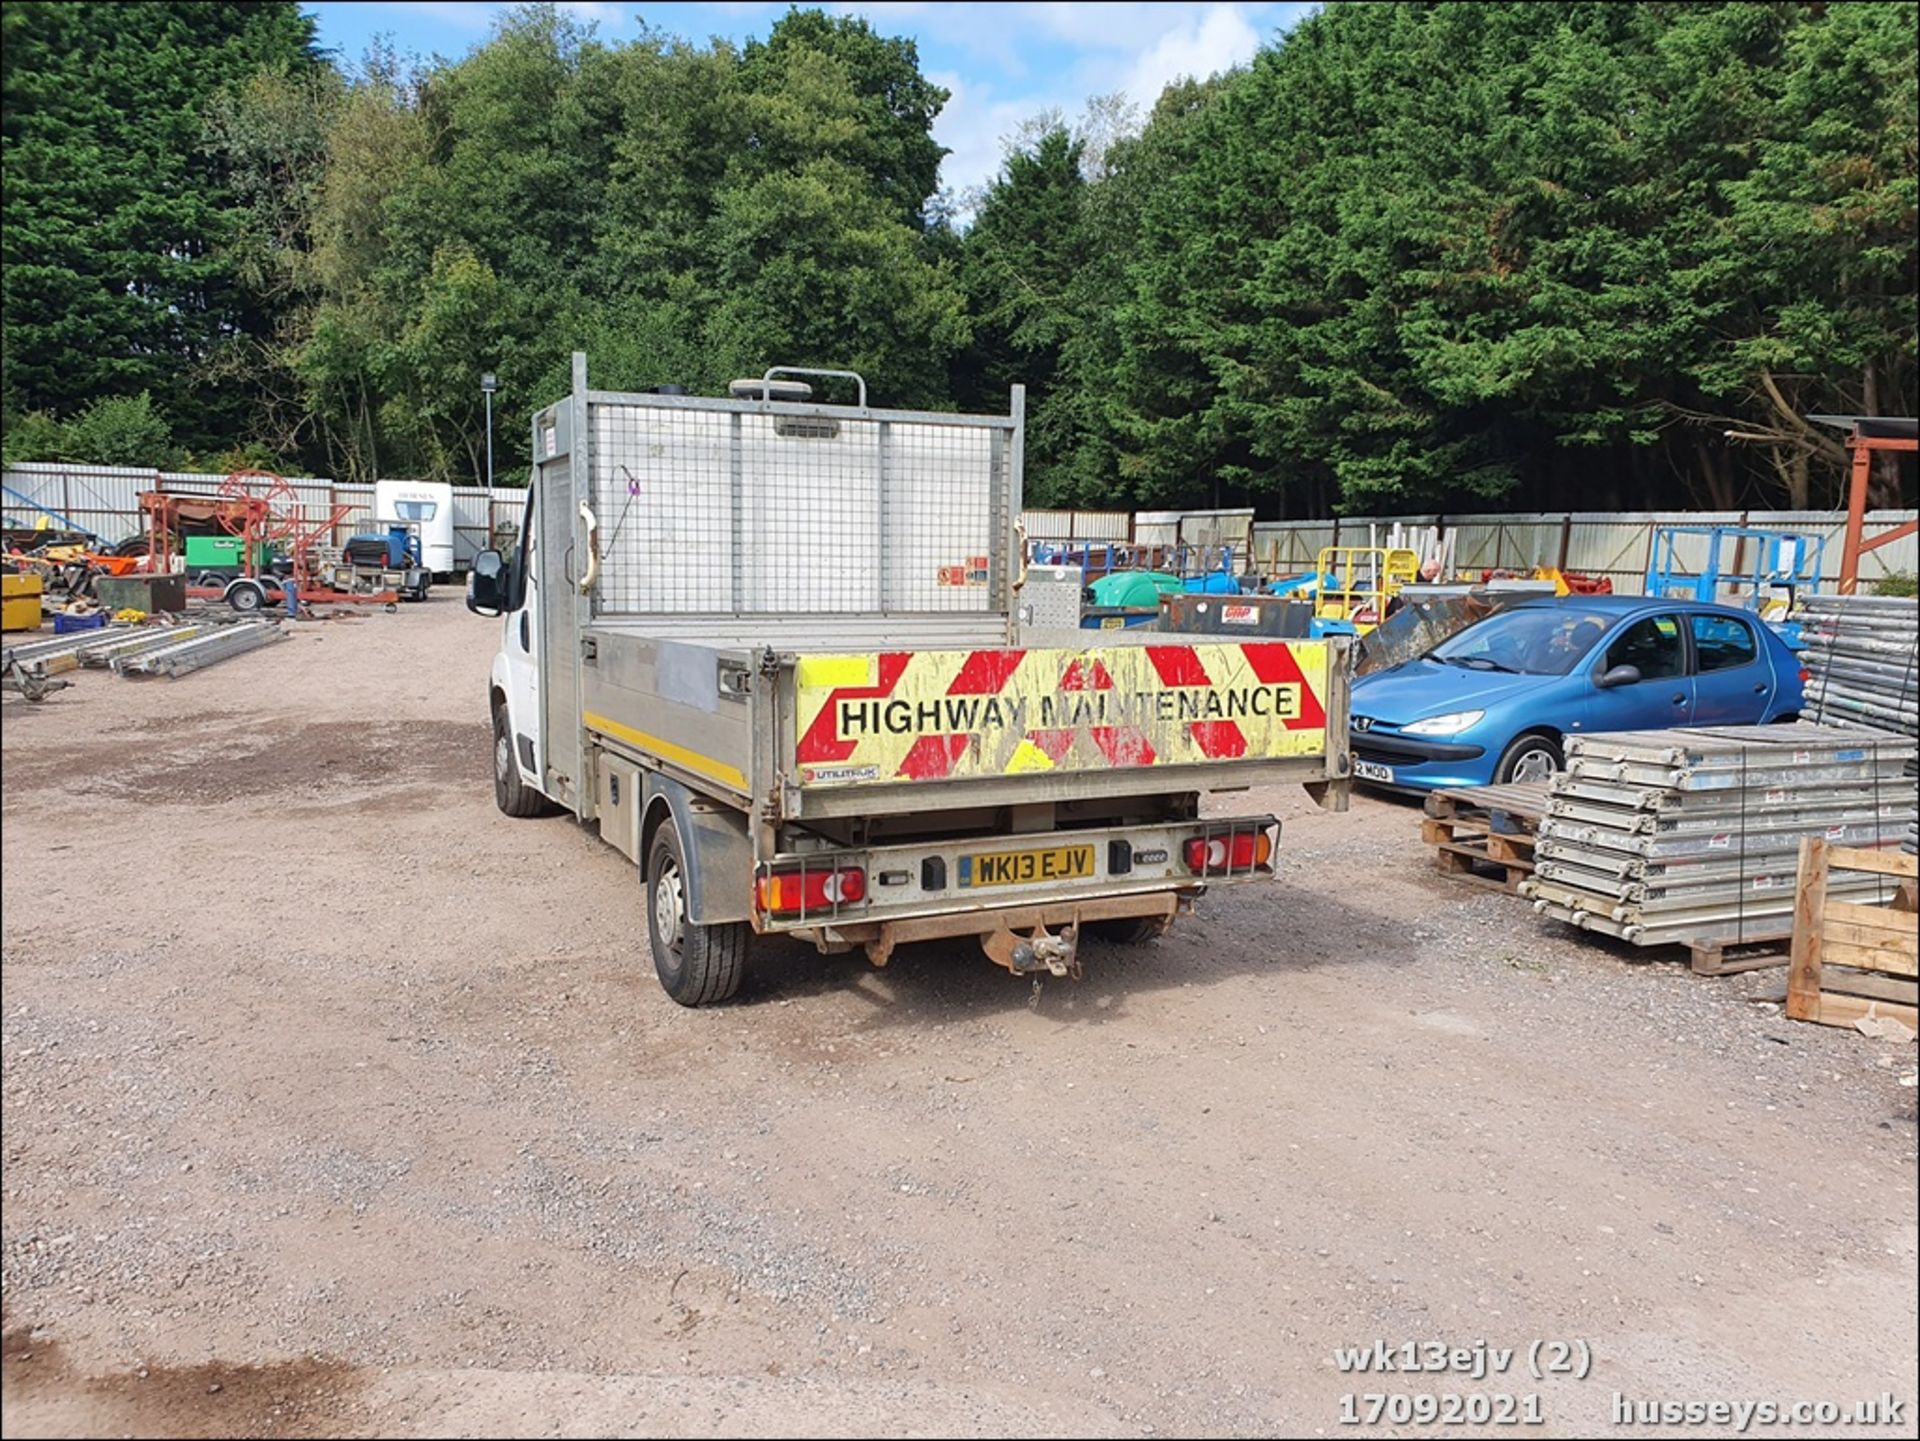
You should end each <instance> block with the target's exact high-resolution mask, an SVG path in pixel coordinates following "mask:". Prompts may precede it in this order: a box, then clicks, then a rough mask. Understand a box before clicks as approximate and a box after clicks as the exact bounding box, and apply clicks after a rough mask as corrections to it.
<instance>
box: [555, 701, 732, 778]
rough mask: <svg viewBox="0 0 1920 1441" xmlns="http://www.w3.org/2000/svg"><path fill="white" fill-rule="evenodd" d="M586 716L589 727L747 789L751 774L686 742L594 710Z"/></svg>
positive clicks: (662, 757)
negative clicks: (741, 771)
mask: <svg viewBox="0 0 1920 1441" xmlns="http://www.w3.org/2000/svg"><path fill="white" fill-rule="evenodd" d="M582 719H584V720H585V721H586V723H587V729H588V730H592V731H598V732H600V734H602V735H605V736H611V737H612V738H613V739H615V740H620V741H625V742H626V743H627V744H628V745H630V746H637V747H638V748H639V749H641V750H643V751H647V752H649V753H650V754H652V755H656V756H658V757H659V758H660V759H661V760H666V761H672V762H673V763H674V764H675V765H677V766H683V767H685V768H686V769H687V770H690V771H692V772H694V773H695V774H696V775H703V776H706V777H708V778H709V779H712V780H716V781H719V782H721V783H722V784H724V785H730V786H732V787H733V788H734V789H735V790H738V791H744V790H746V789H747V778H746V777H745V776H743V775H741V774H740V772H739V771H738V770H737V769H735V768H734V767H733V766H730V765H727V764H726V763H725V762H724V761H717V760H715V759H714V758H713V757H712V756H703V755H701V754H700V752H699V751H690V750H688V749H687V748H686V747H685V746H682V745H675V744H674V743H673V742H672V741H670V740H666V739H664V738H662V737H660V736H655V735H648V734H647V733H646V732H645V731H642V730H635V729H634V728H633V727H632V726H628V725H621V724H620V722H619V721H617V720H611V719H609V718H608V717H606V716H603V715H600V714H598V713H597V712H594V711H588V712H586V714H585V715H584V716H583V717H582Z"/></svg>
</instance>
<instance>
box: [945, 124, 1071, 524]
mask: <svg viewBox="0 0 1920 1441" xmlns="http://www.w3.org/2000/svg"><path fill="white" fill-rule="evenodd" d="M1084 149H1085V147H1084V146H1083V145H1082V143H1081V142H1080V141H1078V140H1076V139H1075V138H1074V137H1073V136H1072V135H1071V134H1069V133H1068V131H1067V129H1066V128H1065V126H1063V125H1059V124H1057V123H1056V124H1055V125H1054V126H1053V127H1052V128H1050V129H1048V130H1045V131H1044V132H1042V133H1041V134H1040V135H1038V136H1037V137H1036V138H1035V139H1034V140H1033V141H1032V142H1031V145H1030V148H1026V149H1016V150H1014V151H1013V152H1012V153H1011V154H1010V155H1008V157H1007V161H1006V164H1005V166H1004V167H1003V168H1002V170H1001V172H1000V174H999V175H998V176H997V177H996V178H995V179H994V181H993V183H992V184H990V185H989V186H988V187H987V190H986V193H985V195H984V196H983V197H982V199H981V202H980V206H979V209H978V211H977V212H976V213H975V215H974V221H973V225H972V227H971V228H970V229H969V230H968V231H967V235H966V240H965V243H964V247H963V250H962V259H961V276H962V281H963V285H964V288H965V291H966V298H967V310H968V314H969V316H970V319H971V324H972V331H973V339H972V343H971V344H970V345H969V346H968V348H967V350H966V351H965V352H964V353H963V354H962V355H960V356H959V357H957V358H956V360H955V364H954V392H955V398H956V399H957V400H958V401H959V403H960V404H961V405H962V406H963V407H968V408H983V409H994V410H998V409H1001V408H1003V407H1004V406H1005V404H1006V394H1007V388H1008V387H1009V386H1011V385H1015V384H1023V385H1025V386H1026V387H1027V396H1028V409H1027V444H1026V465H1027V472H1026V489H1027V495H1028V496H1029V498H1031V499H1032V500H1033V501H1034V503H1036V504H1043V505H1044V504H1049V503H1052V502H1053V501H1054V500H1055V499H1057V498H1059V497H1060V496H1061V495H1062V493H1063V491H1064V489H1065V486H1064V483H1063V477H1062V474H1061V472H1062V471H1063V468H1064V466H1065V464H1066V461H1067V458H1068V456H1069V455H1070V453H1071V451H1072V449H1073V447H1074V445H1075V443H1076V442H1077V440H1078V432H1077V428H1076V426H1075V423H1074V420H1075V416H1074V410H1073V407H1072V404H1071V400H1070V397H1068V396H1065V395H1062V394H1061V393H1060V365H1061V352H1062V351H1063V349H1064V348H1065V346H1066V343H1067V339H1068V337H1069V336H1071V335H1072V334H1073V333H1074V332H1075V330H1077V329H1078V328H1079V326H1080V325H1081V324H1083V323H1084V318H1083V317H1082V316H1081V315H1080V314H1079V313H1077V311H1076V308H1075V301H1076V298H1077V297H1076V295H1075V289H1074V287H1075V282H1076V280H1077V279H1078V277H1079V275H1080V272H1081V270H1082V268H1083V267H1084V266H1085V264H1086V261H1087V253H1088V249H1089V245H1088V241H1087V237H1086V233H1085V229H1084V224H1085V222H1084V215H1083V211H1084V207H1085V200H1086V188H1087V182H1086V179H1085V177H1084V176H1083V175H1082V173H1081V158H1082V155H1083V153H1084Z"/></svg>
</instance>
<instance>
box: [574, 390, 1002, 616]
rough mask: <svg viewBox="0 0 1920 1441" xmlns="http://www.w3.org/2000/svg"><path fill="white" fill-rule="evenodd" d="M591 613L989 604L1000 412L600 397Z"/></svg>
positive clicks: (928, 608) (908, 609)
mask: <svg viewBox="0 0 1920 1441" xmlns="http://www.w3.org/2000/svg"><path fill="white" fill-rule="evenodd" d="M589 429H590V431H591V441H590V456H591V462H590V463H591V466H592V474H593V494H594V509H595V513H596V520H597V522H598V526H599V541H598V551H599V556H600V576H599V580H598V582H597V584H596V585H595V588H594V606H595V610H596V612H597V613H599V614H602V615H649V614H653V615H659V614H670V615H686V614H711V615H725V614H731V615H761V614H779V613H788V614H792V613H800V614H844V613H860V614H873V613H883V614H888V613H900V614H905V613H916V614H927V613H944V612H988V611H993V610H995V609H997V608H998V607H997V606H996V596H998V595H999V594H1001V592H1002V591H1003V590H1004V587H1005V564H1004V538H1002V537H1000V532H1001V531H1002V530H1004V529H1005V525H1006V520H1005V517H1006V514H1007V511H1006V503H1005V497H1006V495H1007V492H1008V486H1009V474H1010V462H1009V451H1010V449H1011V440H1010V425H981V424H978V423H954V422H944V421H942V420H940V419H939V418H938V417H923V418H914V419H900V418H875V417H871V416H863V415H855V414H847V415H834V414H832V413H831V411H830V410H827V409H824V408H823V409H815V410H806V411H801V410H799V409H797V408H794V409H790V410H782V409H780V408H777V407H776V408H768V407H766V406H763V405H757V404H753V403H743V404H741V405H739V406H737V407H728V406H719V405H714V404H711V403H710V404H708V405H705V406H701V407H689V406H675V405H672V404H669V403H661V404H649V403H647V400H646V398H645V397H637V398H634V399H632V400H620V401H611V400H596V401H594V402H592V403H591V405H590V421H589Z"/></svg>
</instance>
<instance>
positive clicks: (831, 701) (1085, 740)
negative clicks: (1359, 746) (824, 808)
mask: <svg viewBox="0 0 1920 1441" xmlns="http://www.w3.org/2000/svg"><path fill="white" fill-rule="evenodd" d="M1327 664H1328V650H1327V646H1326V644H1325V643H1324V642H1321V641H1291V642H1281V641H1272V642H1264V643H1254V642H1248V643H1245V644H1235V643H1228V642H1221V643H1207V644H1194V645H1142V646H1105V647H1096V648H1094V649H1091V650H1085V651H1072V650H1030V651H1028V650H981V651H885V652H880V653H876V654H866V655H811V656H802V657H801V658H800V660H799V663H798V666H797V669H796V673H795V689H796V701H797V704H796V707H795V712H796V714H795V725H796V734H795V746H794V749H795V760H796V762H797V764H798V770H799V774H800V781H801V784H802V785H803V786H833V785H859V784H873V783H875V782H880V783H886V782H894V781H925V780H943V779H949V778H953V779H957V778H962V777H969V776H988V775H1016V774H1020V773H1022V772H1027V771H1081V770H1103V769H1111V768H1113V767H1116V766H1156V765H1161V766H1164V765H1191V764H1200V763H1207V762H1217V761H1232V760H1241V759H1262V758H1269V757H1285V756H1300V755H1314V754H1318V753H1320V752H1322V751H1324V750H1325V748H1326V713H1325V710H1324V708H1323V704H1322V700H1321V697H1322V694H1323V692H1324V689H1325V685H1326V679H1327Z"/></svg>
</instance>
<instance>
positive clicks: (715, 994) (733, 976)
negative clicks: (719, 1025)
mask: <svg viewBox="0 0 1920 1441" xmlns="http://www.w3.org/2000/svg"><path fill="white" fill-rule="evenodd" d="M750 934H751V931H750V929H749V927H748V926H747V923H746V922H745V921H728V922H726V923H725V924H723V925H717V926H698V925H695V924H694V923H693V922H692V921H690V920H688V919H687V887H686V861H685V859H684V857H683V856H682V853H681V850H680V834H679V832H678V831H676V830H675V829H674V826H673V822H672V821H668V822H667V823H666V824H665V825H663V826H661V827H660V829H659V831H658V832H656V833H655V835H654V838H653V845H652V846H651V847H650V848H649V849H648V851H647V939H648V940H649V941H650V942H651V943H652V946H653V969H654V971H655V972H656V973H657V974H658V975H659V977H660V985H661V988H662V989H663V990H665V991H666V993H667V994H668V995H669V996H671V997H673V999H674V1000H676V1001H678V1002H679V1003H680V1004H681V1005H683V1006H710V1005H713V1004H714V1003H715V1002H717V1001H724V1000H726V999H727V998H728V997H729V996H731V995H732V994H733V993H734V992H735V991H737V990H739V989H740V977H741V974H742V973H743V972H744V971H745V970H746V962H747V937H748V935H750Z"/></svg>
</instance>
